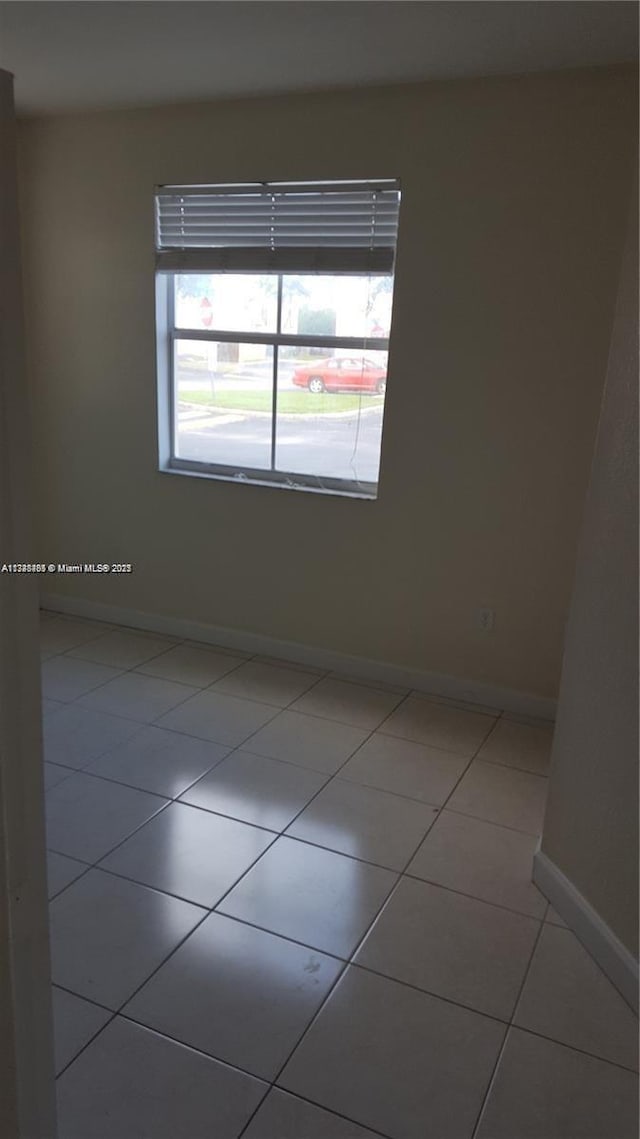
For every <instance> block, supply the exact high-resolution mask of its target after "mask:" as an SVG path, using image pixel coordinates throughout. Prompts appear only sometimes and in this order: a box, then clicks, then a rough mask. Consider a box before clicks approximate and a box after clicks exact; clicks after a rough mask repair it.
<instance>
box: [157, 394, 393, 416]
mask: <svg viewBox="0 0 640 1139" xmlns="http://www.w3.org/2000/svg"><path fill="white" fill-rule="evenodd" d="M178 398H179V400H180V402H181V403H195V404H203V405H204V406H205V407H211V408H225V409H228V408H233V410H234V411H271V402H272V401H271V393H270V392H267V391H265V392H237V393H236V392H220V393H219V394H216V395H215V396H212V395H211V394H210V392H205V391H181V392H180V393H179V396H178ZM383 402H384V396H381V395H373V396H371V395H364V394H363V395H362V396H360V395H351V394H349V393H346V392H345V393H339V394H330V393H329V392H322V393H321V394H319V395H312V394H311V393H310V392H306V391H299V392H281V393H280V394H279V396H278V411H281V412H282V413H283V414H284V415H310V414H312V413H315V414H324V413H326V412H332V411H334V412H335V411H357V410H358V408H360V407H377V406H379V405H380V404H382V403H383Z"/></svg>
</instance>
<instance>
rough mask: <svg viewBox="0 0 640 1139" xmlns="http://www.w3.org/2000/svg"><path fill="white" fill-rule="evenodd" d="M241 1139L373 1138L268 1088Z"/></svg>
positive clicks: (339, 1118)
mask: <svg viewBox="0 0 640 1139" xmlns="http://www.w3.org/2000/svg"><path fill="white" fill-rule="evenodd" d="M242 1139H376V1136H375V1134H374V1132H373V1131H365V1129H364V1128H363V1127H360V1126H359V1124H357V1123H352V1122H350V1120H348V1119H344V1118H343V1117H342V1116H340V1115H334V1113H333V1112H332V1111H325V1109H324V1108H323V1107H316V1105H315V1104H313V1103H307V1101H306V1100H303V1099H299V1098H298V1096H294V1095H290V1094H289V1092H283V1091H280V1089H279V1088H272V1089H271V1091H270V1092H269V1095H268V1096H267V1098H266V1099H265V1101H264V1103H262V1104H260V1107H259V1108H258V1111H257V1112H256V1114H255V1115H254V1117H253V1119H252V1120H251V1123H250V1124H249V1126H248V1128H247V1130H246V1131H245V1132H244V1135H243V1136H242Z"/></svg>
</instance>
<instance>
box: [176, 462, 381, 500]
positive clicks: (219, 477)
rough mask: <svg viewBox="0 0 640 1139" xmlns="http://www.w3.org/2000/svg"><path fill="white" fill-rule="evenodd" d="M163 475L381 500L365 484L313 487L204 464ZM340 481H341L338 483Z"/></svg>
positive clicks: (373, 488)
mask: <svg viewBox="0 0 640 1139" xmlns="http://www.w3.org/2000/svg"><path fill="white" fill-rule="evenodd" d="M158 470H159V472H160V474H165V475H181V476H184V475H186V476H187V477H188V478H197V479H209V480H212V481H214V482H226V483H234V484H235V485H236V486H262V487H267V488H268V489H270V490H289V491H294V492H296V493H300V492H303V493H306V494H323V495H328V496H330V497H331V498H356V499H360V500H362V501H364V502H375V501H376V500H377V497H378V488H377V485H376V486H370V487H369V486H365V484H362V485H361V486H360V487H359V488H358V485H357V484H353V485H350V486H345V487H339V486H313V485H312V484H310V483H304V482H294V481H293V480H294V477H295V476H287V475H282V476H281V477H274V478H261V477H260V475H259V474H251V475H249V474H245V473H244V472H242V471H238V472H237V473H226V472H225V471H223V470H211V469H210V468H207V467H206V466H203V465H201V464H195V463H194V464H193V466H191V465H187V464H186V463H185V464H184V465H183V464H182V463H180V465H178V464H176V463H175V462H174V463H170V464H167V465H165V466H160V467H158ZM335 481H336V482H338V480H335Z"/></svg>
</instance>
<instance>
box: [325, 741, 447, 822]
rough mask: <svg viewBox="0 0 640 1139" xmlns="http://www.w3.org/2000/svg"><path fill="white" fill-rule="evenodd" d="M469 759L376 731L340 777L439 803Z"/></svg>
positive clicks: (424, 800) (433, 803)
mask: <svg viewBox="0 0 640 1139" xmlns="http://www.w3.org/2000/svg"><path fill="white" fill-rule="evenodd" d="M468 762H469V761H468V759H466V758H465V757H464V756H460V755H453V754H452V752H450V751H441V750H439V749H438V748H434V747H425V746H424V744H416V743H411V742H410V741H409V740H401V739H397V738H396V737H394V736H385V735H383V734H382V733H381V732H374V734H373V735H372V736H371V737H370V738H369V739H368V740H367V741H366V743H364V744H363V745H362V747H361V748H359V749H358V751H357V752H356V753H355V755H354V756H352V758H351V759H350V760H349V762H348V763H347V764H345V766H344V767H343V769H342V771H341V772H340V778H341V779H346V780H349V781H350V782H353V783H362V784H364V785H365V786H367V787H377V788H378V790H380V791H390V792H391V793H392V794H396V795H406V796H407V797H408V798H410V799H420V801H421V802H423V803H430V804H431V805H433V806H434V807H439V806H441V804H442V803H444V802H445V800H446V799H447V797H448V796H449V795H450V794H451V792H452V791H453V788H454V787H455V785H456V783H457V782H458V779H459V778H460V776H461V775H462V773H463V771H464V769H465V767H466V766H467V764H468Z"/></svg>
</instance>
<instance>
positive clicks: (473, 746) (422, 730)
mask: <svg viewBox="0 0 640 1139" xmlns="http://www.w3.org/2000/svg"><path fill="white" fill-rule="evenodd" d="M494 722H495V720H494V718H493V717H492V716H485V715H484V714H483V713H481V712H465V711H463V710H462V709H461V708H452V707H449V706H448V705H447V704H440V703H435V702H434V701H433V700H428V699H427V697H426V696H420V695H417V694H416V693H413V694H412V695H411V696H408V697H407V699H406V700H405V701H404V703H402V704H401V705H400V707H399V708H398V709H397V711H395V712H393V713H392V715H391V716H390V717H389V719H388V720H386V721H385V724H384V726H383V728H382V729H381V730H382V731H383V732H385V734H387V735H391V736H399V737H401V738H402V739H407V740H413V741H414V742H415V743H421V744H428V745H430V746H431V747H437V748H442V749H443V750H444V751H453V752H455V753H456V754H457V755H464V756H466V757H467V758H468V759H470V758H471V756H472V755H474V754H475V752H476V751H477V750H478V748H479V747H480V745H481V743H482V741H483V740H484V739H485V738H486V736H487V735H488V734H489V732H490V731H491V728H492V727H493V724H494Z"/></svg>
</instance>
